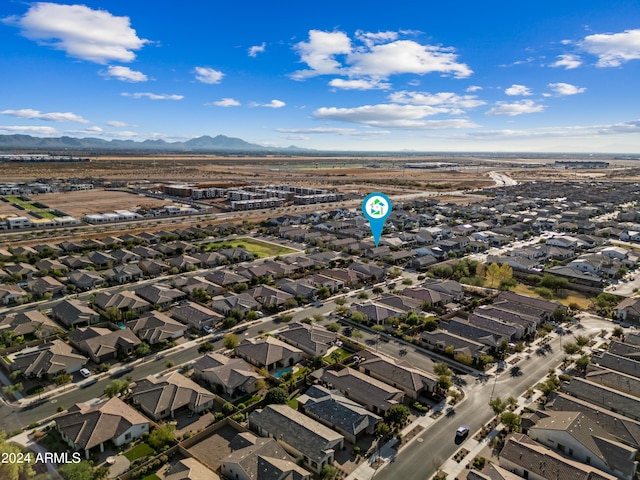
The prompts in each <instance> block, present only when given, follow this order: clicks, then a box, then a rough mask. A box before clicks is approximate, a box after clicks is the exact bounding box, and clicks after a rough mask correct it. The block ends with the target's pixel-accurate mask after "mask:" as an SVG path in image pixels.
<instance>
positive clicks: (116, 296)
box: [93, 290, 151, 315]
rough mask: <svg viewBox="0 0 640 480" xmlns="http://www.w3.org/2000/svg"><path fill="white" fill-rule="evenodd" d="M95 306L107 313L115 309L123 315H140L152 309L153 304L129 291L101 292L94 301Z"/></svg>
mask: <svg viewBox="0 0 640 480" xmlns="http://www.w3.org/2000/svg"><path fill="white" fill-rule="evenodd" d="M93 304H94V305H95V306H96V307H98V308H99V309H100V310H102V311H103V312H107V310H108V309H114V308H115V309H116V310H117V311H118V312H120V313H122V314H125V313H127V312H134V313H136V314H137V315H139V314H141V313H142V312H146V311H147V310H149V309H150V308H151V304H150V303H149V302H147V301H146V300H143V299H142V298H140V297H138V296H137V295H136V294H135V293H133V292H131V291H129V290H123V291H122V292H114V293H110V292H100V293H98V294H97V295H96V296H95V298H94V299H93Z"/></svg>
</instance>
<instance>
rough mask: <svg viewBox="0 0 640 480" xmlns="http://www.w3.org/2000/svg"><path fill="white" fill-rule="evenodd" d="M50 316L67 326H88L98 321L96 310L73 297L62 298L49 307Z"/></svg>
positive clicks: (98, 316)
mask: <svg viewBox="0 0 640 480" xmlns="http://www.w3.org/2000/svg"><path fill="white" fill-rule="evenodd" d="M51 316H52V317H53V318H54V319H56V320H58V321H59V322H61V323H63V324H64V325H65V326H67V327H69V328H77V327H81V326H89V325H92V324H94V323H98V321H99V320H100V315H98V312H96V311H94V310H92V309H91V308H89V306H88V305H87V304H86V303H84V302H82V301H80V300H77V299H75V298H71V299H64V300H62V301H61V302H60V303H58V304H57V305H55V306H54V307H53V308H52V309H51Z"/></svg>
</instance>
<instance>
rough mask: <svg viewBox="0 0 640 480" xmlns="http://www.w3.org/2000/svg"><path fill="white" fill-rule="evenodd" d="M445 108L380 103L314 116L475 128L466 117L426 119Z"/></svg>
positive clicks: (368, 122) (416, 126) (390, 125)
mask: <svg viewBox="0 0 640 480" xmlns="http://www.w3.org/2000/svg"><path fill="white" fill-rule="evenodd" d="M443 111H446V109H440V108H436V107H432V106H417V105H397V104H378V105H364V106H361V107H355V108H336V107H330V108H326V107H323V108H319V109H317V110H316V111H315V112H313V116H314V117H315V118H318V119H322V120H337V121H342V122H351V123H361V124H364V125H369V126H372V127H382V128H406V129H418V130H422V129H425V130H436V129H448V128H472V127H477V125H476V124H474V123H473V122H470V121H469V120H466V119H449V120H424V118H425V117H428V116H431V115H436V114H438V113H443Z"/></svg>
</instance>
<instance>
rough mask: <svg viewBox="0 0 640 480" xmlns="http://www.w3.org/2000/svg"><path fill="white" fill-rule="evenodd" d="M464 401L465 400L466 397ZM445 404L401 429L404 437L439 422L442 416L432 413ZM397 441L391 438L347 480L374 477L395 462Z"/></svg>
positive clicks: (411, 440)
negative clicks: (435, 415) (435, 416)
mask: <svg viewBox="0 0 640 480" xmlns="http://www.w3.org/2000/svg"><path fill="white" fill-rule="evenodd" d="M462 401H464V399H463V400H462ZM445 406H446V401H442V402H440V403H439V404H437V405H436V406H435V407H433V408H432V409H431V410H429V412H427V413H425V414H424V415H422V416H420V417H418V418H416V420H414V421H413V422H411V423H410V424H409V425H407V426H406V427H404V428H403V429H402V430H401V431H400V433H401V435H402V437H403V438H404V437H406V436H407V435H408V434H409V433H411V431H413V430H414V429H415V428H418V427H422V428H423V429H424V430H426V429H427V428H428V427H430V426H431V425H433V423H435V422H437V421H438V420H439V418H440V417H438V418H432V417H431V415H430V414H431V413H433V412H441V411H442V410H443V409H444V408H445ZM441 416H442V415H441ZM416 438H417V436H416V437H414V438H412V439H410V440H409V441H408V442H407V443H406V444H405V445H408V444H409V443H411V442H413V441H414V440H415V439H416ZM397 443H398V439H397V438H395V437H394V438H393V439H391V440H389V441H388V442H387V443H385V444H384V445H383V446H382V447H381V448H380V450H379V451H378V452H376V453H375V454H373V455H371V456H370V457H369V458H367V461H366V462H364V463H363V464H361V465H359V466H358V468H356V469H355V470H354V471H353V472H351V473H350V474H349V476H348V477H347V480H364V479H370V478H372V477H373V476H374V475H375V474H376V472H377V471H378V470H379V469H380V468H383V467H384V466H385V465H387V464H388V463H389V462H393V461H394V460H395V457H396V455H397V454H398V452H397V450H396V449H395V448H394V446H395V445H396V444H397Z"/></svg>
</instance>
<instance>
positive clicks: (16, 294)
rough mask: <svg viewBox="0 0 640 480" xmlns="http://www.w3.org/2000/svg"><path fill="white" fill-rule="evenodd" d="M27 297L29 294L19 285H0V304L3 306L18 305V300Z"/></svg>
mask: <svg viewBox="0 0 640 480" xmlns="http://www.w3.org/2000/svg"><path fill="white" fill-rule="evenodd" d="M26 296H27V292H25V291H24V290H23V289H22V288H20V286H18V285H12V284H9V285H0V304H2V305H11V304H14V303H17V302H18V300H20V299H21V298H24V297H26Z"/></svg>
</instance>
